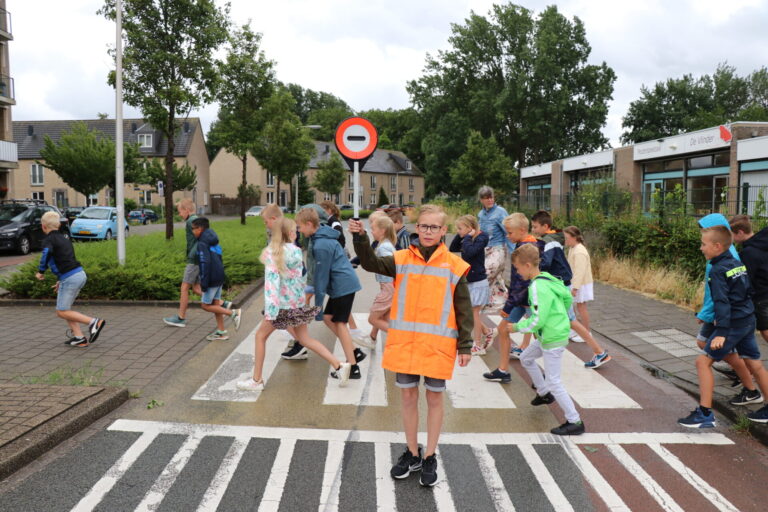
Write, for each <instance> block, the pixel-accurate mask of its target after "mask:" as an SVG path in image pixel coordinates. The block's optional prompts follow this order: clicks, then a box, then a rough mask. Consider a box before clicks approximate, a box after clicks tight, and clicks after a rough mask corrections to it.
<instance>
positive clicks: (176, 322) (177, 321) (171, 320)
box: [163, 314, 187, 327]
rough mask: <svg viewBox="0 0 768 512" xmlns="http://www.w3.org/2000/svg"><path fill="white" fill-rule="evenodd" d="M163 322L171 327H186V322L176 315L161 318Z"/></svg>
mask: <svg viewBox="0 0 768 512" xmlns="http://www.w3.org/2000/svg"><path fill="white" fill-rule="evenodd" d="M163 322H165V323H166V324H167V325H172V326H174V327H186V326H187V320H186V319H185V318H180V317H179V315H178V314H176V315H173V316H168V317H165V318H163Z"/></svg>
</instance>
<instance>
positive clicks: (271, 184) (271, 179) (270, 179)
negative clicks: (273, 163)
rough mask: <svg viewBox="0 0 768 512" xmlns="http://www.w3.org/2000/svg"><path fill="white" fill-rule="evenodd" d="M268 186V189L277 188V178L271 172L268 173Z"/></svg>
mask: <svg viewBox="0 0 768 512" xmlns="http://www.w3.org/2000/svg"><path fill="white" fill-rule="evenodd" d="M267 186H268V187H274V186H275V176H274V175H273V174H272V173H271V172H267Z"/></svg>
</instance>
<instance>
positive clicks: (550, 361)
mask: <svg viewBox="0 0 768 512" xmlns="http://www.w3.org/2000/svg"><path fill="white" fill-rule="evenodd" d="M542 352H543V357H544V369H545V371H546V372H547V378H546V379H545V382H546V386H547V390H548V391H549V392H550V393H552V395H553V396H554V397H555V400H557V405H559V406H560V408H561V409H562V410H563V414H564V415H565V419H566V421H568V422H570V423H577V422H579V421H580V420H581V418H580V416H579V412H578V411H577V410H576V406H575V405H574V404H573V400H571V397H570V395H569V394H568V392H567V391H566V390H565V387H564V386H563V383H562V381H561V380H560V367H561V365H562V359H563V352H565V347H558V348H553V349H549V350H542Z"/></svg>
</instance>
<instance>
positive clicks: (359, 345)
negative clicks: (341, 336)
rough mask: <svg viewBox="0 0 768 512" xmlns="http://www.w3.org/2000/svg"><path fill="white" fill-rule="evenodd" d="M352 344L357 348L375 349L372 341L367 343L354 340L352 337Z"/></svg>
mask: <svg viewBox="0 0 768 512" xmlns="http://www.w3.org/2000/svg"><path fill="white" fill-rule="evenodd" d="M352 343H354V344H355V345H357V346H358V347H363V348H370V349H374V348H376V344H375V343H373V341H371V342H370V343H369V342H368V341H363V340H359V339H357V338H354V337H353V338H352Z"/></svg>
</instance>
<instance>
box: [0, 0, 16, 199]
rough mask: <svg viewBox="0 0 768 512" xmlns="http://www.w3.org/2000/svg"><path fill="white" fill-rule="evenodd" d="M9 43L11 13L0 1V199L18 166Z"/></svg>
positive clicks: (11, 35)
mask: <svg viewBox="0 0 768 512" xmlns="http://www.w3.org/2000/svg"><path fill="white" fill-rule="evenodd" d="M10 41H13V30H12V26H11V13H9V12H8V11H7V10H6V9H5V0H0V199H4V198H6V197H10V189H11V181H12V176H13V174H14V173H15V172H16V171H15V169H17V168H18V166H19V162H18V151H17V147H16V144H15V143H14V142H13V129H12V125H11V107H12V106H13V105H15V104H16V91H15V89H14V82H13V77H12V76H11V66H10V53H9V51H8V44H9V43H10Z"/></svg>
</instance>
